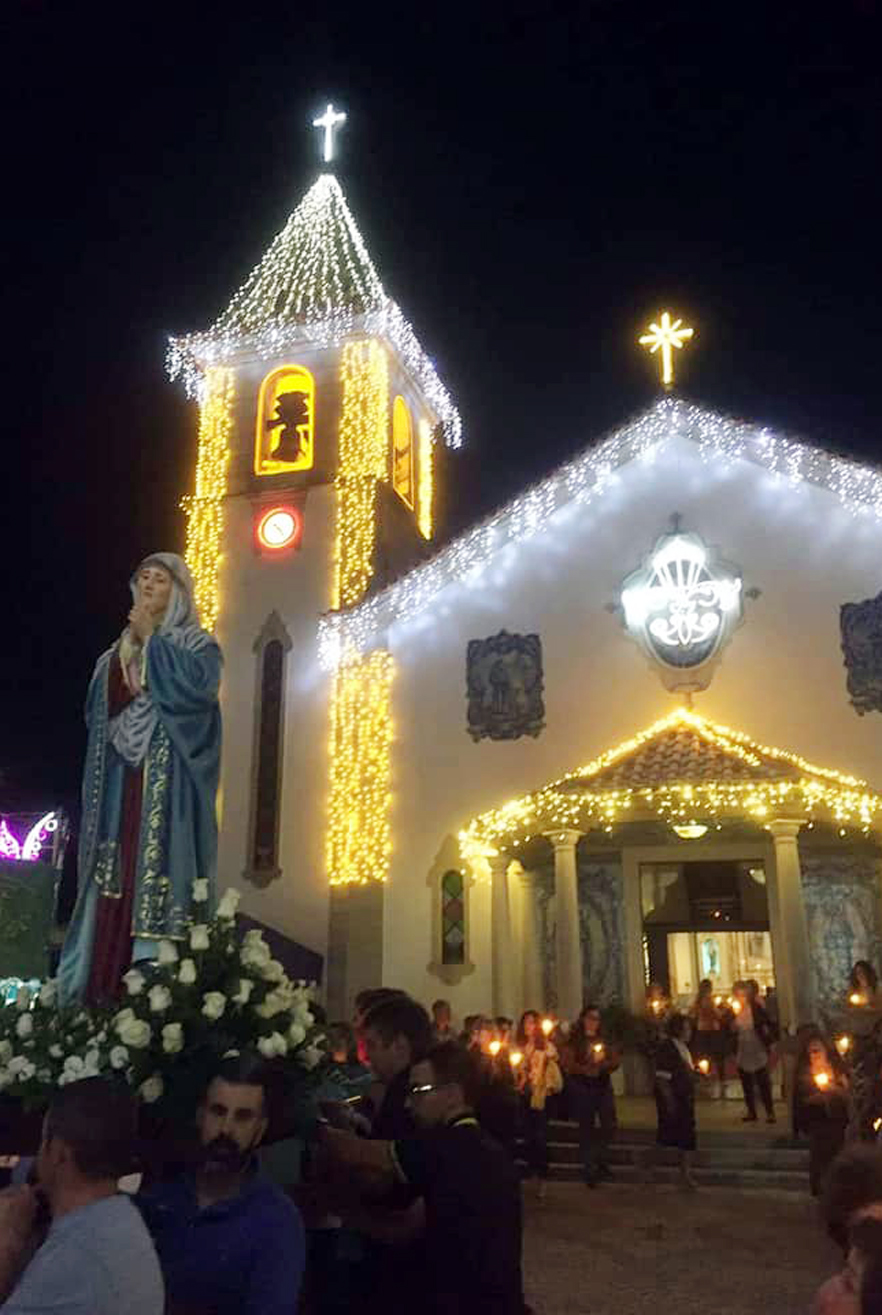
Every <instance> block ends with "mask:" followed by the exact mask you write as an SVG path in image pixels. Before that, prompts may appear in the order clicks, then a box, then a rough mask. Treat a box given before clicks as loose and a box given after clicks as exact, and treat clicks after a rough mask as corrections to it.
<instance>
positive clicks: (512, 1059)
mask: <svg viewBox="0 0 882 1315" xmlns="http://www.w3.org/2000/svg"><path fill="white" fill-rule="evenodd" d="M523 1058H524V1057H523V1055H522V1054H521V1052H520V1051H519V1050H513V1051H512V1052H511V1054H510V1055H509V1057H508V1062H509V1063H510V1064H511V1066H512V1068H517V1066H518V1064H520V1063H522V1061H523Z"/></svg>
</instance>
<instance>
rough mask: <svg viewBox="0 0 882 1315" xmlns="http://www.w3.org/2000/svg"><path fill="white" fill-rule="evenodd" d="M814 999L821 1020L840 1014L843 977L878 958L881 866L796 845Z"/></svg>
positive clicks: (874, 859)
mask: <svg viewBox="0 0 882 1315" xmlns="http://www.w3.org/2000/svg"><path fill="white" fill-rule="evenodd" d="M800 866H801V868H802V889H803V893H804V896H805V906H806V917H807V921H808V933H809V945H810V948H811V962H812V970H813V973H814V991H815V999H816V1000H817V1002H818V1010H819V1013H820V1014H821V1015H822V1016H826V1017H828V1018H830V1019H831V1020H832V1019H835V1018H836V1017H837V1016H838V1015H840V1014H841V1011H842V1001H843V999H844V997H845V995H846V992H847V983H848V976H849V973H850V972H851V968H852V965H853V964H854V963H855V962H856V961H857V960H858V959H868V960H869V961H870V963H874V964H878V963H879V960H880V955H882V921H880V914H882V909H880V876H882V871H880V860H879V855H878V853H876V852H874V851H872V850H871V849H869V848H867V849H866V850H860V849H856V848H855V849H853V848H849V849H844V848H843V849H839V850H837V849H827V850H817V849H812V848H809V847H808V846H807V844H806V843H805V841H803V842H802V843H801V845H800Z"/></svg>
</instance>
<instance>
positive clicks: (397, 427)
mask: <svg viewBox="0 0 882 1315" xmlns="http://www.w3.org/2000/svg"><path fill="white" fill-rule="evenodd" d="M414 476H415V471H414V460H413V425H412V424H411V420H410V411H409V410H408V408H407V403H406V402H405V400H404V398H403V397H396V399H395V402H394V404H393V406H392V487H393V488H394V490H395V492H396V493H397V494H398V496H399V498H401V501H402V502H404V503H406V504H407V506H408V507H410V509H411V511H413V506H414Z"/></svg>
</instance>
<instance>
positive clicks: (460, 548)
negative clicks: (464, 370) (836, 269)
mask: <svg viewBox="0 0 882 1315" xmlns="http://www.w3.org/2000/svg"><path fill="white" fill-rule="evenodd" d="M677 438H688V439H690V440H691V441H692V442H694V443H695V444H696V445H697V446H698V449H699V453H700V455H701V458H702V460H703V461H705V462H707V463H708V464H710V463H711V462H722V463H724V464H730V463H732V462H734V461H737V460H746V461H751V462H753V463H755V464H756V465H759V466H762V467H764V468H765V470H767V471H768V472H769V473H770V474H772V475H774V476H776V477H778V478H781V479H783V480H785V481H786V482H787V483H788V484H790V485H792V486H796V485H799V484H801V483H803V482H805V483H808V484H812V485H815V486H817V487H818V488H823V489H827V490H828V491H829V492H831V493H834V494H835V495H836V496H837V497H838V499H839V501H840V502H841V504H842V506H843V507H844V508H845V509H846V510H847V511H849V512H850V513H852V514H853V515H856V516H858V515H866V516H871V517H874V518H876V519H878V520H882V469H880V468H879V467H877V466H872V465H865V464H862V463H860V462H857V461H854V460H852V459H850V458H848V457H841V456H838V455H836V454H835V453H832V452H828V451H827V450H825V449H824V448H820V447H815V446H813V445H811V444H809V443H804V442H802V441H800V440H799V439H796V438H792V437H789V436H787V435H785V434H781V433H778V432H776V431H774V430H772V429H770V428H768V427H766V426H761V425H754V424H750V423H748V422H746V421H741V420H735V419H733V418H731V417H729V416H724V415H720V414H719V413H717V412H714V411H710V410H707V409H705V408H703V407H701V406H698V405H697V404H695V403H693V402H688V401H686V400H684V399H682V398H678V397H671V396H668V397H663V398H660V399H659V401H657V402H655V403H654V404H653V405H652V406H651V407H650V408H649V409H648V410H647V411H645V412H643V413H642V414H641V415H639V416H638V417H637V418H636V419H635V420H633V421H630V422H628V423H627V424H625V425H623V426H622V427H621V428H619V429H617V430H615V431H614V432H613V433H612V434H610V435H609V436H608V437H607V438H605V439H603V440H601V441H600V442H599V443H596V444H592V445H591V446H590V447H589V448H588V449H587V450H586V451H584V452H582V453H581V454H580V455H579V456H577V457H575V458H573V459H572V460H570V461H568V462H566V463H565V464H564V465H562V466H560V467H559V468H558V469H557V470H555V471H554V472H553V473H552V474H551V475H549V476H547V477H546V478H545V479H544V480H542V481H541V482H540V483H538V484H535V485H533V487H532V488H530V489H527V490H526V491H525V492H524V493H521V494H519V495H518V496H517V497H516V498H514V499H513V500H512V501H511V502H509V503H507V504H506V505H505V506H503V507H502V508H500V509H499V510H498V511H496V512H493V513H492V514H491V515H490V516H488V517H486V518H485V519H484V520H482V521H480V522H479V523H478V524H477V525H475V526H473V527H472V528H471V529H469V530H466V532H465V533H464V534H462V535H460V536H459V537H458V538H456V539H453V540H452V541H451V542H450V543H448V544H446V545H445V546H444V547H443V548H441V550H440V551H439V552H437V553H436V554H435V555H434V556H433V557H431V558H429V560H428V561H426V562H423V563H421V564H420V565H419V566H417V567H415V568H414V569H413V570H412V571H410V572H408V574H407V575H405V576H402V577H401V579H399V580H396V581H394V582H393V583H392V584H390V585H388V586H387V587H386V588H385V589H383V590H382V591H381V592H379V593H377V594H375V595H374V596H373V597H372V598H369V599H367V600H366V601H365V602H363V603H361V604H359V605H358V606H356V607H354V608H351V609H350V610H349V611H344V612H339V613H327V614H326V615H325V616H324V617H322V619H321V621H320V623H319V655H320V660H321V662H322V665H323V666H324V667H326V668H328V669H333V668H334V667H335V666H336V665H337V663H338V662H339V660H340V657H341V655H342V654H343V653H344V652H353V651H354V652H360V651H362V650H364V649H365V648H366V647H368V646H369V644H370V642H371V640H372V638H373V636H374V635H375V634H377V633H378V632H380V631H383V630H385V629H387V628H388V627H389V626H391V625H393V624H395V623H396V622H400V621H407V620H410V619H412V618H413V617H415V616H417V615H418V614H419V613H420V612H421V611H423V609H424V608H426V607H428V606H429V605H430V603H431V602H432V601H433V600H434V598H435V597H436V596H437V595H438V594H439V593H440V592H441V590H442V589H444V588H445V587H446V586H447V585H448V584H450V583H452V582H453V581H457V580H459V581H461V580H464V579H466V578H467V577H468V576H469V575H470V574H471V573H472V572H473V571H478V570H480V569H482V568H483V567H484V566H485V565H486V564H487V563H488V561H489V560H490V559H491V558H492V557H493V556H494V555H495V554H496V553H498V552H500V551H501V550H502V549H503V548H505V547H506V546H507V545H508V544H513V543H518V542H522V541H523V540H524V539H526V538H530V537H532V536H533V535H535V534H538V533H539V532H541V531H542V530H543V529H544V528H545V525H546V523H547V521H548V519H549V517H550V516H551V515H552V514H553V513H554V512H556V511H558V510H559V509H560V508H561V507H563V506H565V505H566V504H567V503H570V502H577V503H583V504H587V503H589V502H591V501H592V499H594V498H596V497H599V496H601V495H602V494H603V493H604V492H605V491H606V489H607V488H608V487H609V485H610V483H611V481H612V479H613V477H614V475H615V474H616V472H617V471H618V470H620V469H621V468H622V467H623V466H626V465H628V464H629V463H630V462H632V461H636V460H642V461H652V460H654V459H655V458H656V457H658V456H660V455H661V454H662V452H663V451H664V449H665V447H666V446H667V444H668V443H669V442H671V441H672V440H675V439H677Z"/></svg>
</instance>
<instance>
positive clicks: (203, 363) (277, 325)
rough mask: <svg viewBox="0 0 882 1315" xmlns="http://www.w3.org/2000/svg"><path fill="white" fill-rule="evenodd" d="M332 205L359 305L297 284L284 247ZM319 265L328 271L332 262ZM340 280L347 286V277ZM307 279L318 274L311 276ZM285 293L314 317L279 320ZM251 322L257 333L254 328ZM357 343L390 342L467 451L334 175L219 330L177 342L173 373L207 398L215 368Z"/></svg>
mask: <svg viewBox="0 0 882 1315" xmlns="http://www.w3.org/2000/svg"><path fill="white" fill-rule="evenodd" d="M326 202H329V203H330V204H331V205H332V206H335V207H337V209H338V210H339V217H340V222H341V223H342V226H343V230H344V233H345V236H346V238H347V240H348V242H349V243H350V244H351V247H352V251H353V254H354V257H355V261H356V263H355V265H354V266H353V268H352V269H351V270H350V271H349V274H350V284H352V285H353V286H354V287H355V288H356V289H357V292H355V293H353V292H352V287H350V293H351V295H353V296H355V299H356V301H357V302H358V303H359V304H357V305H352V304H349V305H347V304H338V305H334V304H333V299H332V298H329V297H328V295H327V288H326V289H325V295H324V296H318V297H316V295H315V293H316V290H315V289H312V292H309V290H308V289H304V288H302V287H301V288H299V289H298V288H294V287H292V285H291V280H294V279H296V276H297V272H298V271H296V270H294V269H293V268H292V267H291V262H290V251H289V252H286V251H285V249H284V247H285V242H286V239H287V237H288V235H289V232H290V234H291V237H290V241H291V242H292V243H294V242H296V241H297V238H298V233H297V229H298V222H299V225H300V229H301V230H302V228H303V226H304V221H302V220H299V216H301V215H302V212H303V210H304V207H308V206H309V205H310V204H312V205H313V207H316V206H322V205H323V204H325V203H326ZM325 254H327V253H325ZM319 263H320V264H321V266H322V269H324V270H325V272H327V268H328V264H327V262H319ZM331 264H333V261H331ZM274 273H279V274H281V275H282V276H283V278H282V283H281V284H277V283H273V282H272V279H273V275H274ZM334 274H335V280H336V282H337V283H338V284H339V285H340V286H342V284H341V282H340V274H341V271H339V270H336V271H334ZM303 277H304V278H307V277H311V274H309V273H308V272H304V275H303ZM353 279H354V284H353ZM281 295H284V300H285V305H289V304H291V303H292V302H293V303H294V304H295V305H298V304H300V303H301V302H302V301H304V300H305V301H306V303H307V304H308V305H309V306H311V307H313V311H314V313H312V314H310V315H309V316H307V317H306V318H305V319H304V320H303V321H298V320H297V319H296V318H286V316H285V314H284V313H282V314H280V315H278V316H274V315H273V314H272V313H270V312H269V311H268V309H267V306H268V305H275V304H276V300H277V298H278V297H279V296H281ZM341 295H342V294H341ZM319 310H321V311H322V312H323V313H319ZM256 321H262V322H256ZM249 324H251V325H253V327H248V326H249ZM353 337H368V338H371V337H373V338H382V339H384V340H385V342H386V343H387V344H388V345H389V346H390V347H392V348H393V350H395V351H396V352H397V353H398V355H399V356H400V358H401V360H402V362H403V364H404V366H405V369H407V370H408V372H409V373H410V374H411V375H412V376H413V378H414V380H415V382H416V383H417V384H418V386H419V387H420V389H421V390H422V392H423V395H424V397H425V398H426V401H427V403H428V405H429V406H430V407H431V408H432V410H433V411H434V412H435V415H436V417H437V419H438V421H439V422H440V424H441V425H442V426H443V430H444V437H445V441H446V443H447V444H448V446H450V447H459V446H460V444H461V442H462V420H461V417H460V414H459V411H458V410H457V408H456V406H455V405H454V402H453V399H452V397H451V395H450V393H449V391H448V389H447V387H446V386H445V384H444V383H443V382H442V380H441V378H440V376H439V375H438V372H437V370H436V369H435V365H434V362H433V361H432V360H431V359H430V358H429V356H428V355H427V354H426V352H425V351H424V350H423V347H422V345H421V344H420V341H419V339H418V338H417V336H416V333H415V331H414V329H413V326H412V325H411V324H410V322H409V321H408V320H407V319H406V318H405V316H404V314H403V312H402V311H401V308H400V307H399V306H398V304H397V303H396V302H395V301H393V300H392V298H391V297H387V296H386V293H385V291H384V289H383V286H382V283H381V281H380V278H379V276H378V274H377V272H376V269H375V268H374V265H373V262H372V260H371V258H370V254H369V253H368V250H367V247H366V246H365V243H364V239H363V237H362V235H361V232H360V231H359V228H358V225H357V224H356V222H355V219H354V218H353V216H352V212H351V211H350V209H349V207H348V205H347V204H346V199H345V197H344V195H343V191H342V189H341V187H340V184H339V183H338V181H337V179H336V178H335V177H334V175H333V174H321V175H320V176H319V178H318V179H317V181H316V182H315V183H314V184H313V186H312V187H311V188H310V189H309V191H308V192H307V193H306V195H305V196H304V198H303V200H302V201H301V202H300V204H299V205H298V206H297V207H296V209H295V210H294V212H293V214H292V215H291V216H290V217H289V219H288V221H287V223H286V224H285V227H284V228H283V229H282V230H281V232H280V233H278V234H277V235H276V237H275V238H274V239H273V241H272V242H271V243H270V246H269V248H268V249H267V251H266V252H265V253H264V256H263V257H262V258H261V260H260V261H259V262H258V264H257V266H256V267H255V268H254V270H252V272H251V274H250V275H249V276H248V278H247V279H246V280H245V282H244V283H243V284H242V286H241V287H240V288H239V290H238V291H237V292H236V293H235V294H234V296H233V298H232V300H231V302H230V304H229V306H228V307H227V309H226V310H225V311H224V312H223V313H222V314H221V315H220V316H219V317H218V319H217V320H216V321H215V323H214V325H213V326H212V328H211V329H208V330H207V331H205V332H202V333H191V334H187V335H183V336H177V337H171V338H169V342H168V349H167V353H166V367H167V370H168V374H169V378H170V379H172V380H175V379H178V378H180V379H181V380H182V381H183V384H184V388H185V391H186V393H187V395H188V396H189V397H195V398H200V399H201V395H202V388H203V381H204V376H205V371H206V370H207V369H209V368H210V367H212V366H216V365H222V364H223V365H229V364H232V363H238V362H239V361H247V360H255V359H257V360H267V359H270V358H273V357H277V356H280V355H284V354H285V353H287V352H288V351H290V350H296V349H297V348H298V347H300V348H305V347H318V348H321V347H332V346H339V345H340V344H341V343H342V342H344V341H345V340H346V339H348V338H353Z"/></svg>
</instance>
